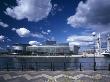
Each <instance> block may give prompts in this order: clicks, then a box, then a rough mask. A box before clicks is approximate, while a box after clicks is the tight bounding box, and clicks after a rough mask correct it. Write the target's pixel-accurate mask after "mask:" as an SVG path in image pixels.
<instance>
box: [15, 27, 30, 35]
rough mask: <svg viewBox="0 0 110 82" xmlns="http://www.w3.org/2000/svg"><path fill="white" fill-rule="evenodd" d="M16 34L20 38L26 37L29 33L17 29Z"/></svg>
mask: <svg viewBox="0 0 110 82" xmlns="http://www.w3.org/2000/svg"><path fill="white" fill-rule="evenodd" d="M16 33H17V34H18V35H19V36H20V37H26V36H29V35H30V31H29V30H28V29H26V28H19V29H16Z"/></svg>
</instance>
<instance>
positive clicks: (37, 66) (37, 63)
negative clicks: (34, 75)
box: [35, 62, 38, 71]
mask: <svg viewBox="0 0 110 82" xmlns="http://www.w3.org/2000/svg"><path fill="white" fill-rule="evenodd" d="M35 64H36V71H38V62H36V63H35Z"/></svg>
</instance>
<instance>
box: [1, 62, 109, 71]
mask: <svg viewBox="0 0 110 82" xmlns="http://www.w3.org/2000/svg"><path fill="white" fill-rule="evenodd" d="M30 70H35V71H46V70H49V71H57V70H62V71H63V70H64V71H71V70H79V71H83V70H94V71H97V70H109V71H110V63H106V64H105V63H104V64H103V63H102V62H101V63H100V62H81V63H77V62H14V63H12V62H8V63H3V64H1V63H0V71H30Z"/></svg>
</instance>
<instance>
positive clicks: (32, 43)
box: [29, 41, 40, 45]
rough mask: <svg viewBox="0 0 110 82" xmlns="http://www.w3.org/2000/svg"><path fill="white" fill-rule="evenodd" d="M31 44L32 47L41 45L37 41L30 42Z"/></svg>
mask: <svg viewBox="0 0 110 82" xmlns="http://www.w3.org/2000/svg"><path fill="white" fill-rule="evenodd" d="M29 44H30V45H39V44H40V42H37V41H29Z"/></svg>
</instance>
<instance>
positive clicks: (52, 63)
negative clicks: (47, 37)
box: [52, 62, 55, 71]
mask: <svg viewBox="0 0 110 82" xmlns="http://www.w3.org/2000/svg"><path fill="white" fill-rule="evenodd" d="M52 67H53V71H55V67H54V62H53V63H52Z"/></svg>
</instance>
